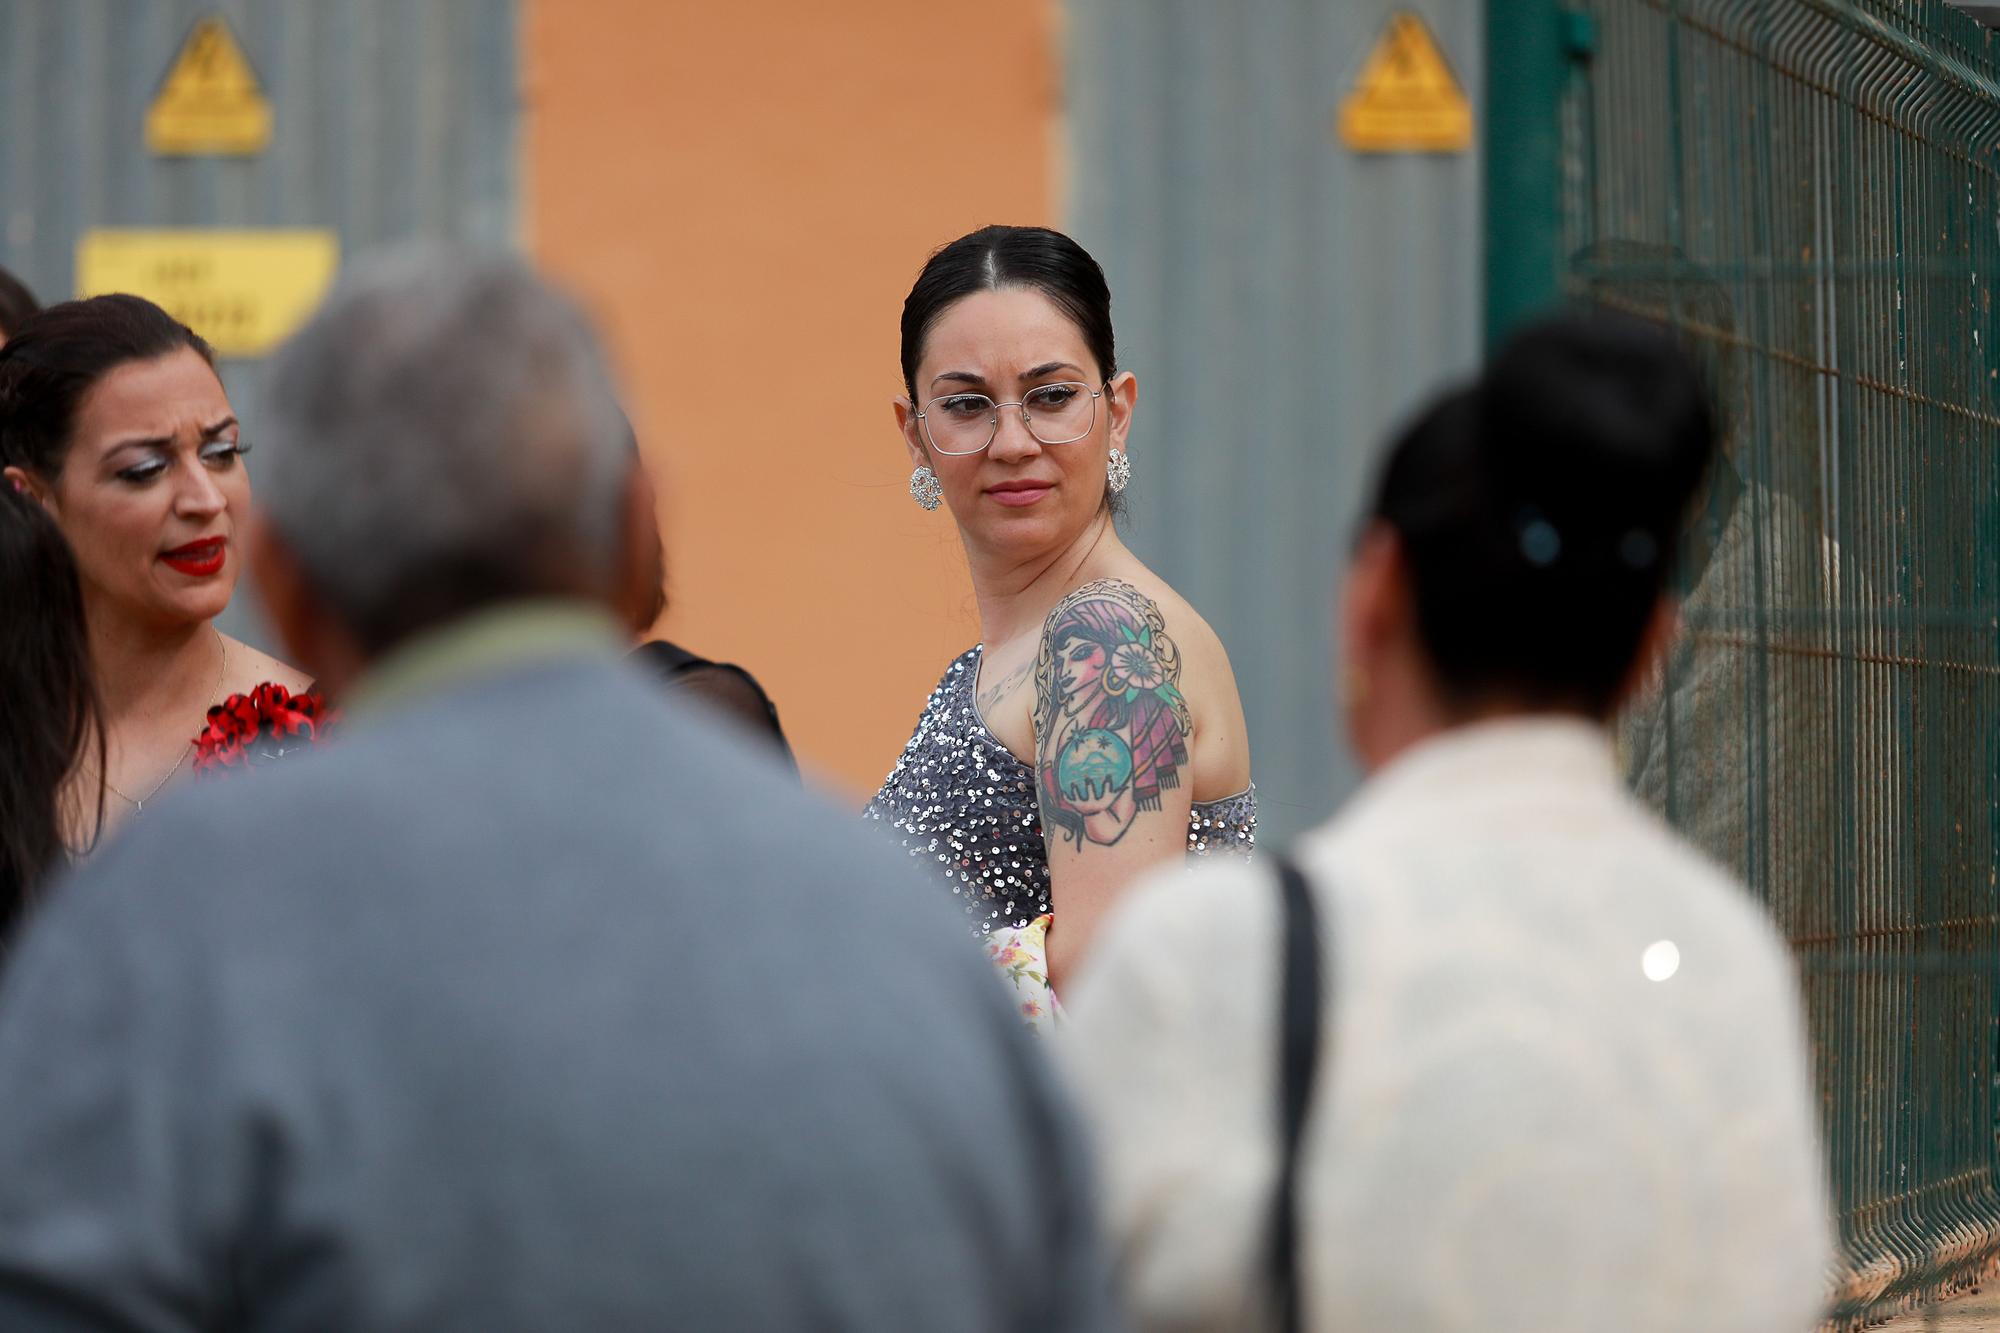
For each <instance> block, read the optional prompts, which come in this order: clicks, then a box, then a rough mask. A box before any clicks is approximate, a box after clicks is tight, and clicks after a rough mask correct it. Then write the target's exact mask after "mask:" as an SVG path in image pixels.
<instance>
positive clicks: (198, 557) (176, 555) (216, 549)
mask: <svg viewBox="0 0 2000 1333" xmlns="http://www.w3.org/2000/svg"><path fill="white" fill-rule="evenodd" d="M228 551H229V539H228V538H226V537H204V538H202V539H201V540H200V541H198V542H189V543H188V544H187V545H186V546H176V547H175V548H174V549H173V550H171V551H162V552H161V553H160V559H162V560H164V561H166V562H167V567H168V568H169V569H174V570H178V571H179V572H181V573H183V574H185V575H187V576H188V577H189V578H191V579H206V578H213V577H215V576H216V575H217V574H220V573H221V572H222V562H223V560H224V558H225V557H226V556H227V554H228Z"/></svg>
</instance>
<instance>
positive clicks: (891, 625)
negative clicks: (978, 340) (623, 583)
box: [521, 0, 1058, 800]
mask: <svg viewBox="0 0 2000 1333" xmlns="http://www.w3.org/2000/svg"><path fill="white" fill-rule="evenodd" d="M1056 19H1057V16H1056V0H978V2H975V0H856V2H855V3H849V4H828V3H825V0H773V2H772V3H765V4H736V5H718V4H712V3H693V2H691V0H524V12H523V30H522V43H521V45H522V51H523V60H524V63H525V69H524V71H523V80H522V91H523V96H524V99H525V106H524V111H525V134H524V141H523V152H524V153H525V155H526V161H525V164H524V165H525V172H524V189H525V192H526V197H525V199H524V201H523V215H524V217H525V227H526V242H527V245H528V248H529V250H530V252H531V253H532V254H533V255H534V256H535V258H536V259H537V260H538V262H540V263H541V264H542V265H544V266H545V267H546V268H547V269H548V270H549V271H550V272H551V273H552V274H554V275H555V277H556V278H557V279H558V280H559V281H560V282H562V283H563V284H564V285H565V286H567V287H568V288H569V289H570V290H572V291H573V292H575V293H577V294H578V295H580V296H581V297H582V298H583V300H584V301H585V303H586V304H587V305H588V306H589V307H590V309H591V310H592V312H593V313H594V314H595V315H596V316H597V317H598V319H599V320H600V322H601V325H602V326H603V328H604V329H605V331H606V333H607V336H608V337H609V339H610V341H611V344H612V346H613V349H614V353H615V355H616V357H617V359H618V361H619V365H620V369H621V371H622V373H623V376H624V382H625V384H626V386H627V389H628V393H629V395H630V397H631V399H632V404H631V410H632V414H633V419H634V421H635V422H636V423H637V425H638V429H639V432H640V438H641V443H642V445H643V447H644V449H645V451H646V455H647V459H648V462H649V464H650V465H651V467H652V469H653V472H654V476H655V478H656V479H657V481H658V482H659V484H660V487H661V490H662V492H663V495H662V504H661V518H662V527H663V530H664V532H665V534H666V541H667V553H668V562H669V576H668V583H669V589H670V593H671V596H672V605H671V607H670V609H669V611H668V613H667V618H666V620H665V621H664V622H663V625H662V628H663V630H664V632H665V634H666V635H667V637H670V638H672V639H674V640H675V641H676V642H679V643H681V644H682V645H684V646H686V647H688V648H691V649H693V650H695V651H697V652H700V653H702V654H704V655H707V656H710V657H716V658H720V659H724V660H730V661H735V662H739V663H741V664H742V665H744V666H745V667H748V668H749V669H750V670H751V671H752V672H754V673H755V674H756V675H757V676H758V677H759V679H761V680H762V681H763V682H764V683H765V686H766V688H768V689H769V690H770V692H771V694H772V696H773V698H775V699H776V701H777V704H778V708H779V711H780V713H781V715H782V716H783V719H784V722H785V726H786V730H787V731H788V732H789V733H790V735H791V737H792V740H793V744H794V746H795V748H796V749H797V750H798V751H799V754H800V757H801V759H802V761H803V762H804V763H805V764H806V766H807V768H808V770H809V772H811V773H812V774H813V775H814V776H816V777H819V778H822V779H825V780H827V781H829V782H831V783H833V784H835V785H836V786H837V787H839V788H840V789H843V791H844V793H845V794H847V795H850V796H852V797H853V798H855V799H857V800H858V799H860V798H862V797H864V796H865V795H866V794H870V793H872V792H873V790H874V787H875V785H876V784H877V783H879V782H880V781H881V779H882V777H883V775H884V774H885V773H886V772H887V771H888V769H889V767H890V765H891V764H892V763H893V762H894V761H895V757H896V755H897V754H898V752H899V751H900V750H901V748H902V744H903V741H904V740H905V739H906V738H907V736H908V734H909V729H910V727H911V725H912V724H913V723H914V722H915V720H916V716H917V712H918V710H919V709H920V707H921V706H922V703H923V699H924V696H925V694H926V692H927V691H928V690H929V688H930V687H931V685H932V684H934V683H935V681H936V679H937V676H938V674H939V673H940V672H941V671H942V670H943V668H944V665H945V663H946V662H947V661H948V660H949V659H950V656H951V655H952V654H953V653H955V652H956V651H958V650H959V649H961V648H964V647H966V646H967V645H969V644H970V643H972V642H973V640H974V639H975V638H976V637H977V625H976V621H975V619H974V615H973V607H972V599H971V591H970V585H969V584H968V583H967V581H966V576H965V571H964V565H963V561H962V559H961V557H960V555H959V552H958V544H957V540H956V536H955V534H954V532H953V530H952V527H951V525H950V522H949V520H948V518H947V517H946V515H945V513H944V511H942V510H940V511H939V512H937V513H936V514H926V513H924V512H923V511H922V510H920V509H918V508H917V507H916V505H915V504H913V503H912V502H911V500H910V498H909V496H908V493H907V491H906V486H907V482H908V475H909V464H908V462H907V460H906V458H905V455H904V452H903V448H902V444H901V441H900V438H899V437H898V436H897V434H896V431H895V428H894V422H893V419H892V418H891V416H890V411H889V400H890V397H891V395H893V394H894V393H896V392H897V391H898V390H899V389H900V384H901V379H900V371H899V370H898V366H897V320H898V317H899V314H900V311H901V307H902V298H903V295H904V293H905V292H906V291H908V290H909V285H910V282H911V281H912V279H914V277H915V276H916V272H917V270H918V268H919V267H921V265H922V263H923V260H924V258H925V256H926V255H928V254H929V252H930V251H931V250H932V249H934V248H935V247H937V246H938V245H940V244H942V243H944V242H945V241H948V240H950V239H951V238H953V237H955V236H958V235H960V234H962V233H964V232H966V231H970V230H972V229H973V228H975V227H978V226H981V225H983V224H985V223H988V222H1015V223H1045V222H1048V221H1049V220H1050V218H1051V215H1052V212H1053V207H1054V205H1053V191H1054V186H1055V176H1056V165H1055V162H1054V160H1053V156H1054V153H1055V144H1056V115H1057V96H1058V89H1057V77H1058V66H1057V61H1056V56H1055V49H1054V43H1055V39H1056V34H1055V23H1056ZM947 55H949V57H950V58H948V59H947V58H946V57H947Z"/></svg>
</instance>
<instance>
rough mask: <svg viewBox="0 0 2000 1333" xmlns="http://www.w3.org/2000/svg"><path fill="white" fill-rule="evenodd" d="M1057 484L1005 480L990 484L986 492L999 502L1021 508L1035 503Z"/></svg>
mask: <svg viewBox="0 0 2000 1333" xmlns="http://www.w3.org/2000/svg"><path fill="white" fill-rule="evenodd" d="M1054 489H1055V486H1054V485H1053V484H1052V483H1050V482H1046V481H1003V482H1001V483H1000V484H999V485H997V486H988V487H987V488H986V493H987V494H988V495H990V496H992V497H993V499H994V501H995V502H996V503H998V504H1003V505H1007V506H1009V507H1011V508H1015V509H1019V508H1021V507H1023V506H1025V505H1031V504H1034V503H1035V502H1036V501H1038V500H1040V499H1041V498H1042V497H1043V496H1045V495H1047V494H1048V493H1049V492H1050V491H1052V490H1054Z"/></svg>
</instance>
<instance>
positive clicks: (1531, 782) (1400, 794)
mask: <svg viewBox="0 0 2000 1333" xmlns="http://www.w3.org/2000/svg"><path fill="white" fill-rule="evenodd" d="M1551 786H1554V787H1558V788H1562V789H1564V790H1567V791H1576V790H1585V791H1592V790H1594V791H1601V792H1608V793H1612V794H1614V795H1615V794H1617V793H1619V792H1621V791H1622V790H1623V788H1622V787H1621V785H1620V784H1619V781H1618V769H1617V763H1616V760H1615V757H1614V756H1613V754H1612V748H1611V735H1610V732H1609V731H1608V730H1607V729H1606V728H1605V727H1604V726H1603V725H1602V724H1600V723H1596V722H1592V721H1590V720H1589V719H1587V718H1584V717H1580V716H1578V715H1575V714H1568V713H1563V714H1552V713H1538V714H1515V715H1512V716H1509V717H1503V718H1494V719H1492V720H1489V721H1484V722H1472V723H1468V724H1466V725H1464V726H1459V727H1453V728H1451V729H1450V730H1448V731H1443V732H1440V733H1438V734H1437V735H1435V736H1432V737H1430V738H1428V739H1426V740H1422V741H1419V742H1418V743H1417V744H1415V745H1413V746H1411V747H1410V748H1409V749H1407V750H1405V751H1404V752H1403V753H1402V754H1400V755H1397V756H1396V757H1395V758H1394V759H1392V760H1391V761H1390V762H1389V763H1388V765H1387V766H1386V767H1384V768H1383V769H1382V770H1381V772H1379V773H1377V774H1376V775H1375V776H1374V777H1373V778H1371V779H1369V781H1368V782H1367V783H1365V784H1364V785H1363V786H1362V788H1361V791H1360V793H1359V794H1358V795H1356V797H1355V798H1354V801H1353V803H1352V804H1351V805H1350V806H1349V808H1348V809H1347V810H1346V811H1344V812H1343V813H1342V816H1341V818H1340V819H1339V820H1338V821H1337V822H1339V823H1343V824H1344V823H1346V822H1348V820H1350V819H1355V818H1362V817H1365V816H1366V815H1367V814H1368V812H1370V811H1372V810H1374V809H1376V808H1378V807H1381V806H1384V805H1399V804H1402V803H1403V802H1404V801H1406V800H1413V799H1415V800H1435V799H1437V798H1438V797H1440V796H1447V797H1448V796H1452V795H1455V794H1460V793H1485V794H1489V795H1490V794H1492V793H1494V792H1501V791H1509V790H1518V789H1520V788H1523V787H1536V788H1540V789H1543V790H1546V789H1547V788H1549V787H1551Z"/></svg>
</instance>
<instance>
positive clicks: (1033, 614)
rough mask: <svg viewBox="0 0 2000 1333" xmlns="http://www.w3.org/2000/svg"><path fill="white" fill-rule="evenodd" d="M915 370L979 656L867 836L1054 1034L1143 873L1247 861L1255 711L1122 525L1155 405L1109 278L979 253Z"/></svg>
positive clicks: (950, 280) (931, 308)
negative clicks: (1117, 346) (1134, 446)
mask: <svg viewBox="0 0 2000 1333" xmlns="http://www.w3.org/2000/svg"><path fill="white" fill-rule="evenodd" d="M902 367H903V387H904V390H905V392H904V395H903V396H901V397H899V398H897V399H896V402H895V411H896V423H897V425H898V427H899V428H900V429H901V432H902V436H903V443H904V445H905V446H906V447H907V449H908V450H909V455H910V462H911V464H912V465H913V467H914V471H913V472H912V473H911V474H910V494H911V496H912V498H914V499H915V500H916V502H917V503H918V504H919V505H922V506H923V507H924V508H925V509H928V510H936V509H938V508H940V507H943V508H944V509H945V510H946V511H947V512H948V513H949V514H950V516H951V519H952V521H953V522H954V523H955V524H956V526H957V528H958V535H959V540H960V542H961V543H962V544H963V545H964V548H965V555H966V562H967V564H968V566H969V567H970V570H971V574H972V588H973V595H974V597H975V599H976V601H977V603H978V608H979V627H980V642H979V643H977V644H975V645H974V646H973V647H972V648H970V649H968V650H967V651H966V652H964V653H963V654H961V655H960V656H959V657H958V658H957V659H956V660H955V661H953V662H952V664H951V666H950V667H949V668H948V669H947V670H946V672H945V674H944V679H943V680H942V681H940V682H939V683H938V687H937V689H936V690H934V691H933V692H932V693H931V697H930V701H929V703H928V704H927V706H926V707H925V709H924V711H923V715H922V717H921V718H920V719H919V720H918V723H917V729H916V734H915V735H913V736H912V737H911V738H910V743H909V745H908V746H907V747H906V748H905V749H904V751H903V755H902V758H901V759H899V760H898V761H897V763H896V767H895V770H894V771H893V772H891V773H890V774H889V778H888V781H886V782H885V783H883V785H882V790H881V792H880V793H879V794H877V796H876V797H875V800H874V801H873V802H872V803H871V804H870V805H869V807H868V815H869V817H870V818H873V819H877V820H880V821H882V822H883V823H885V824H887V825H890V826H891V827H892V828H893V829H894V830H895V832H896V834H897V836H898V837H899V838H900V840H901V843H902V845H903V847H904V848H905V850H907V851H908V852H909V854H910V855H911V856H912V857H914V858H916V859H917V860H918V861H920V862H922V863H924V864H926V865H928V866H932V867H934V868H935V869H936V870H937V872H938V874H939V876H940V878H941V879H942V880H943V881H944V882H945V883H946V884H948V885H949V887H950V889H951V891H952V892H953V893H954V894H956V895H957V896H958V899H959V901H960V903H961V905H962V906H963V907H964V909H965V912H966V915H967V916H968V918H969V919H970V923H971V925H972V927H973V929H974V930H975V931H976V932H977V933H979V934H980V935H982V936H985V937H988V939H989V948H990V949H991V951H992V953H993V955H994V958H995V961H996V962H997V963H999V964H1000V965H1001V967H1002V969H1003V971H1004V972H1006V974H1007V975H1008V976H1009V977H1011V978H1012V979H1013V981H1014V982H1015V984H1016V985H1017V986H1018V987H1019V988H1020V989H1021V995H1020V1004H1021V1006H1022V1010H1023V1013H1024V1015H1025V1016H1026V1017H1027V1018H1028V1019H1030V1020H1031V1022H1036V1023H1039V1022H1041V1021H1044V1020H1047V1019H1050V1018H1052V1017H1053V1011H1054V997H1053V994H1052V992H1051V988H1050V986H1051V978H1052V977H1053V978H1054V979H1057V980H1060V978H1061V977H1063V976H1064V975H1066V974H1067V972H1068V970H1069V969H1070V967H1071V966H1073V964H1074V963H1075V961H1076V959H1077V958H1078V957H1079V956H1081V954H1082V952H1083V950H1084V948H1085V946H1086V945H1087V944H1088V942H1089V939H1090V935H1091V931H1092V930H1093V928H1094V927H1095V925H1096V923H1097V921H1098V920H1099V918H1100V917H1101V916H1102V915H1103V913H1104V911H1105V909H1106V908H1107V907H1109V906H1110V904H1111V903H1112V901H1113V900H1114V898H1115V897H1116V896H1117V894H1118V891H1119V890H1120V888H1121V887H1122V886H1123V885H1124V884H1125V883H1126V882H1127V881H1128V880H1130V879H1131V878H1132V877H1133V876H1134V875H1135V874H1137V873H1138V872H1140V871H1142V870H1145V869H1147V868H1150V867H1152V866H1155V865H1158V864H1160V863H1161V862H1163V861H1169V860H1173V859H1175V858H1179V857H1182V856H1185V855H1189V854H1201V853H1206V852H1210V851H1223V850H1227V851H1233V852H1241V853H1247V852H1248V851H1249V850H1250V848H1251V845H1252V842H1253V839H1254V834H1255V829H1256V817H1257V815H1256V797H1255V795H1254V793H1253V791H1252V789H1251V785H1250V746H1249V739H1248V736H1247V734H1246V732H1245V728H1244V724H1243V708H1242V704H1241V703H1240V701H1239V700H1238V699H1237V695H1236V682H1235V678H1234V676H1233V675H1232V674H1231V672H1230V669H1229V659H1228V656H1227V654H1225V653H1224V652H1223V649H1222V643H1221V641H1220V640H1219V639H1217V638H1216V635H1215V632H1214V631H1213V630H1211V629H1210V628H1209V627H1208V625H1207V624H1206V623H1205V622H1204V621H1203V620H1202V619H1201V617H1200V616H1199V615H1197V614H1195V611H1194V609H1193V608H1192V607H1190V606H1189V605H1188V604H1187V603H1186V602H1185V601H1183V600H1182V599H1181V597H1180V596H1179V595H1178V594H1176V593H1175V592H1174V590H1173V589H1172V588H1170V587H1168V586H1167V585H1166V583H1165V582H1163V581H1162V580H1161V579H1160V578H1159V576H1158V575H1156V574H1154V573H1153V572H1152V571H1151V570H1149V569H1147V568H1146V567H1145V566H1144V565H1142V564H1141V563H1140V562H1139V561H1138V559H1137V558H1136V557H1134V556H1133V554H1132V553H1131V552H1130V551H1129V550H1127V549H1126V547H1125V544H1124V542H1122V541H1121V540H1119V536H1118V531H1117V528H1116V526H1115V524H1114V522H1113V520H1114V518H1115V517H1116V515H1117V512H1118V495H1119V493H1120V492H1121V491H1123V490H1124V489H1125V486H1126V484H1127V483H1128V481H1130V479H1131V477H1132V475H1133V463H1132V459H1131V456H1130V452H1129V451H1130V439H1129V434H1130V431H1131V426H1132V413H1133V408H1134V406H1135V404H1136V403H1137V402H1138V396H1139V386H1138V381H1137V380H1136V379H1134V378H1133V376H1132V375H1131V373H1130V372H1122V373H1121V372H1120V371H1119V369H1118V366H1117V362H1116V356H1115V352H1114V346H1113V337H1112V329H1111V294H1110V291H1109V290H1108V289H1107V287H1106V285H1105V281H1104V273H1103V271H1102V270H1101V269H1100V268H1099V267H1098V266H1097V262H1096V261H1095V260H1094V259H1092V258H1091V257H1090V256H1089V255H1088V254H1087V253H1085V251H1084V250H1083V248H1082V247H1080V246H1079V245H1077V243H1076V242H1075V241H1073V240H1071V239H1070V238H1069V237H1067V236H1064V235H1062V234H1061V233H1059V232H1054V231H1049V230H1046V229H1044V228H1040V227H987V228H985V229H983V230H980V231H976V232H973V233H972V234H971V235H969V236H963V237H960V238H959V239H958V240H956V241H953V242H952V243H951V244H950V245H947V246H945V247H944V248H943V249H942V250H939V251H938V252H937V253H936V254H934V255H932V256H931V259H930V262H929V263H927V264H926V265H925V266H924V269H923V272H922V273H921V274H919V275H918V277H917V281H916V285H915V286H914V287H912V288H911V289H910V294H909V296H908V298H907V299H905V301H904V303H903V325H902Z"/></svg>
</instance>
